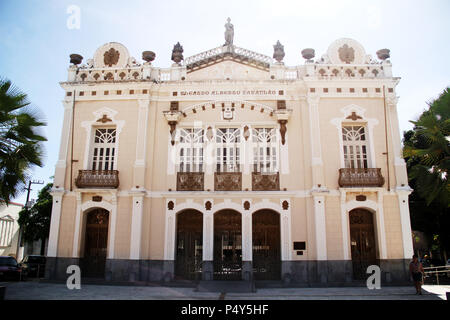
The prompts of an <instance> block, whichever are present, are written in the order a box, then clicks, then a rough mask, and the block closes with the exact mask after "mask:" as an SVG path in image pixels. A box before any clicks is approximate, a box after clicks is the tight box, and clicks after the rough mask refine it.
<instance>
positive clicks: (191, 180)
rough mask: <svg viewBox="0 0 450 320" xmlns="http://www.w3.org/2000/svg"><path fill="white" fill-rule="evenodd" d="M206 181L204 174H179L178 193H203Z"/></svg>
mask: <svg viewBox="0 0 450 320" xmlns="http://www.w3.org/2000/svg"><path fill="white" fill-rule="evenodd" d="M204 180H205V179H204V173H203V172H178V173H177V191H203V190H204Z"/></svg>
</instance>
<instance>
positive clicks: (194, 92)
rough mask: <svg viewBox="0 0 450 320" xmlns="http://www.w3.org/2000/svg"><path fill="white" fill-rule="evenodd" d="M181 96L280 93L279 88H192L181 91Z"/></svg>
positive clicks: (267, 94)
mask: <svg viewBox="0 0 450 320" xmlns="http://www.w3.org/2000/svg"><path fill="white" fill-rule="evenodd" d="M179 95H180V96H226V95H232V96H250V95H259V96H269V95H278V90H211V91H210V90H198V91H197V90H192V91H179Z"/></svg>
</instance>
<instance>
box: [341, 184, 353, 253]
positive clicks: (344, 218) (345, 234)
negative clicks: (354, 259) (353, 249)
mask: <svg viewBox="0 0 450 320" xmlns="http://www.w3.org/2000/svg"><path fill="white" fill-rule="evenodd" d="M346 197H347V192H346V191H345V190H341V228H342V250H343V257H344V260H351V257H350V250H349V248H350V230H349V219H348V212H347V208H346Z"/></svg>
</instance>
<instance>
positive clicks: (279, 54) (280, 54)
mask: <svg viewBox="0 0 450 320" xmlns="http://www.w3.org/2000/svg"><path fill="white" fill-rule="evenodd" d="M284 56H285V54H284V46H283V45H282V44H281V43H280V41H279V40H278V41H277V43H276V44H275V45H274V46H273V58H274V59H275V60H277V62H278V63H281V60H283V58H284Z"/></svg>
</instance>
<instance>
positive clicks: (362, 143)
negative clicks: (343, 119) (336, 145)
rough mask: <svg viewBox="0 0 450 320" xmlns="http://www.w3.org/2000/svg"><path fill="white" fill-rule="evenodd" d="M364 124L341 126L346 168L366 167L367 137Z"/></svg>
mask: <svg viewBox="0 0 450 320" xmlns="http://www.w3.org/2000/svg"><path fill="white" fill-rule="evenodd" d="M366 136H367V135H366V131H365V128H364V126H362V125H344V126H342V140H343V147H344V162H345V167H346V168H368V160H367V148H368V147H367V137H366Z"/></svg>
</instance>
